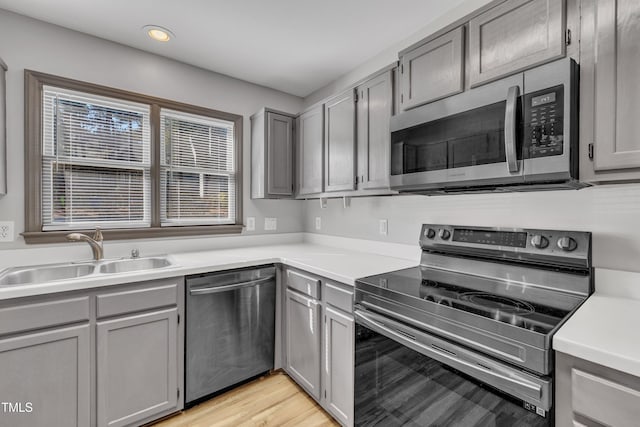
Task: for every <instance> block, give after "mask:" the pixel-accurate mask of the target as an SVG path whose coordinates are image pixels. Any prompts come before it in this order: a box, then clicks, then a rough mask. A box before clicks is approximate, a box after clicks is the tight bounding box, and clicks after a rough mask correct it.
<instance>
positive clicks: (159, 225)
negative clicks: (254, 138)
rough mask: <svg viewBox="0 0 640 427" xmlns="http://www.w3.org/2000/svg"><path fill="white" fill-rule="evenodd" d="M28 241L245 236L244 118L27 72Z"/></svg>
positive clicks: (26, 176) (26, 177) (26, 238)
mask: <svg viewBox="0 0 640 427" xmlns="http://www.w3.org/2000/svg"><path fill="white" fill-rule="evenodd" d="M25 85H26V93H27V99H26V102H27V115H26V117H25V121H26V134H25V146H26V167H27V173H26V175H25V179H26V189H27V190H26V191H27V194H26V208H27V209H26V231H25V233H24V237H25V240H26V241H27V242H28V243H44V242H55V241H63V240H64V236H65V235H66V234H67V233H68V232H69V231H70V230H86V231H89V230H91V229H92V228H94V227H95V226H100V227H101V228H102V229H103V234H104V235H105V238H135V237H155V236H178V235H202V234H219V233H238V232H240V231H241V229H242V224H241V222H242V220H241V218H242V213H241V200H242V195H241V189H242V185H241V181H242V168H241V158H242V156H241V141H242V138H241V134H242V117H241V116H238V115H234V114H229V113H224V112H220V111H215V110H209V109H205V108H201V107H194V106H190V105H185V104H180V103H177V102H172V101H168V100H163V99H157V98H152V97H147V96H144V95H138V94H134V93H130V92H124V91H120V90H117V89H111V88H105V87H102V86H96V85H92V84H88V83H83V82H77V81H73V80H68V79H63V78H59V77H54V76H49V75H45V74H40V73H36V72H32V71H26V72H25Z"/></svg>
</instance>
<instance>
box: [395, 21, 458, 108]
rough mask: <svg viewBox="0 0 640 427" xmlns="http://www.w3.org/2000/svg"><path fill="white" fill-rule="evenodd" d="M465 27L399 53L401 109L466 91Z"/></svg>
mask: <svg viewBox="0 0 640 427" xmlns="http://www.w3.org/2000/svg"><path fill="white" fill-rule="evenodd" d="M463 47H464V27H458V28H456V29H454V30H452V31H450V32H448V33H447V34H444V35H442V36H440V37H437V38H435V39H433V40H431V41H428V42H427V43H425V44H422V45H420V46H417V47H411V48H409V50H405V51H402V52H400V89H401V94H400V108H401V109H402V110H403V111H404V110H408V109H410V108H413V107H417V106H419V105H422V104H426V103H428V102H431V101H435V100H437V99H440V98H444V97H447V96H450V95H453V94H456V93H460V92H462V91H463V90H464V48H463Z"/></svg>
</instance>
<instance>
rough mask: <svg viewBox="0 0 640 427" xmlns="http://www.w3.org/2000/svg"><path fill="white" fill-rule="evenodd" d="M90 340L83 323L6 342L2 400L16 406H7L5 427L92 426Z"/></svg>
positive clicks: (0, 346) (0, 342)
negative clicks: (12, 408)
mask: <svg viewBox="0 0 640 427" xmlns="http://www.w3.org/2000/svg"><path fill="white" fill-rule="evenodd" d="M40 310H44V311H47V310H50V308H48V307H47V306H46V304H44V305H41V307H40ZM89 336H90V327H89V325H88V324H83V325H78V326H72V327H63V328H56V329H51V330H46V331H42V332H32V333H26V334H23V335H18V336H12V337H10V338H5V339H0V369H1V370H2V374H1V379H0V400H2V402H6V403H8V404H11V405H14V408H15V410H11V408H10V407H8V408H9V410H7V408H3V410H2V411H1V412H0V426H3V427H4V426H6V427H9V426H11V427H50V426H69V427H88V426H90V425H91V424H92V423H91V421H90V420H91V417H90V396H91V380H90V366H91V362H90V348H91V347H90V343H89V340H90V338H89ZM5 406H6V405H5Z"/></svg>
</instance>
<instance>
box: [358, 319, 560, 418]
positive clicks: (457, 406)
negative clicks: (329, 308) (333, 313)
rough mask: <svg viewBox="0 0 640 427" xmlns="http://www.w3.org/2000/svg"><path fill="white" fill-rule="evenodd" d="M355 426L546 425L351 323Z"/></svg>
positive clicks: (488, 389)
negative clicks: (354, 352)
mask: <svg viewBox="0 0 640 427" xmlns="http://www.w3.org/2000/svg"><path fill="white" fill-rule="evenodd" d="M355 364H356V366H355V424H356V425H357V426H374V425H375V426H385V427H393V426H412V427H418V426H421V427H423V426H443V427H444V426H465V427H471V426H495V427H517V426H522V427H525V426H526V427H537V426H550V425H552V422H551V421H550V419H549V418H550V417H549V414H548V415H547V418H543V417H540V416H538V415H536V414H535V413H532V412H529V411H528V410H526V409H524V408H523V407H522V402H521V401H519V400H517V399H514V398H511V397H510V396H507V395H504V394H502V393H500V392H498V391H496V390H495V389H493V388H491V387H489V386H486V385H483V384H482V383H479V382H477V381H475V380H473V379H472V378H470V377H468V376H466V375H464V374H462V373H460V372H458V371H456V370H454V369H451V368H449V367H447V366H446V365H443V364H442V363H440V362H437V361H435V360H434V359H431V358H429V357H426V356H424V355H422V354H420V353H417V352H415V351H413V350H411V349H409V348H407V347H404V346H403V345H401V344H398V343H397V342H395V341H393V340H391V339H389V338H386V337H384V336H382V335H380V334H378V333H376V332H373V331H371V330H370V329H368V328H366V327H363V326H362V325H356V355H355Z"/></svg>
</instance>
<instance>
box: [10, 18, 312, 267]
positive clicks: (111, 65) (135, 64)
mask: <svg viewBox="0 0 640 427" xmlns="http://www.w3.org/2000/svg"><path fill="white" fill-rule="evenodd" d="M141 34H142V32H141ZM141 37H142V35H141ZM0 57H1V58H2V59H4V61H5V62H6V63H7V65H8V67H9V72H8V75H7V86H8V87H7V110H8V111H7V122H8V129H7V132H8V134H7V144H8V147H7V155H8V195H6V196H5V197H2V198H0V221H15V225H16V234H18V233H20V232H22V231H24V179H23V176H24V143H23V141H24V133H23V126H24V114H23V110H24V78H23V75H24V70H25V69H31V70H36V71H41V72H45V73H50V74H55V75H59V76H63V77H68V78H72V79H78V80H83V81H87V82H91V83H96V84H101V85H106V86H111V87H115V88H119V89H125V90H129V91H133V92H139V93H143V94H148V95H153V96H157V97H163V98H168V99H172V100H176V101H181V102H185V103H190V104H195V105H199V106H203V107H209V108H214V109H219V110H223V111H228V112H231V113H236V114H242V115H243V116H244V129H243V134H244V165H245V180H244V212H245V217H246V216H254V217H256V232H255V233H264V231H263V226H264V217H277V218H278V232H297V231H301V230H302V212H303V206H302V203H301V202H296V201H252V200H250V199H249V194H250V193H249V179H248V178H249V168H250V121H249V116H250V115H251V114H253V113H255V112H256V111H258V110H259V109H260V108H261V107H264V106H269V107H273V108H276V109H278V110H283V111H289V112H292V113H297V112H298V111H300V108H301V105H302V99H300V98H298V97H295V96H291V95H288V94H285V93H282V92H278V91H275V90H272V89H268V88H265V87H262V86H257V85H254V84H250V83H247V82H244V81H241V80H237V79H233V78H231V77H227V76H224V75H220V74H216V73H213V72H210V71H205V70H203V69H199V68H196V67H192V66H189V65H185V64H183V63H180V62H177V61H173V60H170V59H167V58H164V57H161V56H157V55H153V54H150V53H145V52H142V51H140V50H136V49H132V48H129V47H126V46H123V45H120V44H117V43H112V42H109V41H106V40H103V39H99V38H96V37H92V36H89V35H86V34H82V33H78V32H75V31H70V30H67V29H64V28H61V27H58V26H54V25H50V24H47V23H44V22H41V21H37V20H33V19H30V18H26V17H24V16H21V15H16V14H13V13H11V12H7V11H4V10H2V9H0ZM220 60H221V61H224V58H220ZM25 246H26V245H25V243H24V240H23V239H22V238H21V237H20V236H18V240H17V241H16V242H14V243H0V256H2V254H1V251H2V250H3V249H12V248H24V247H25ZM56 247H58V246H56Z"/></svg>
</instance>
